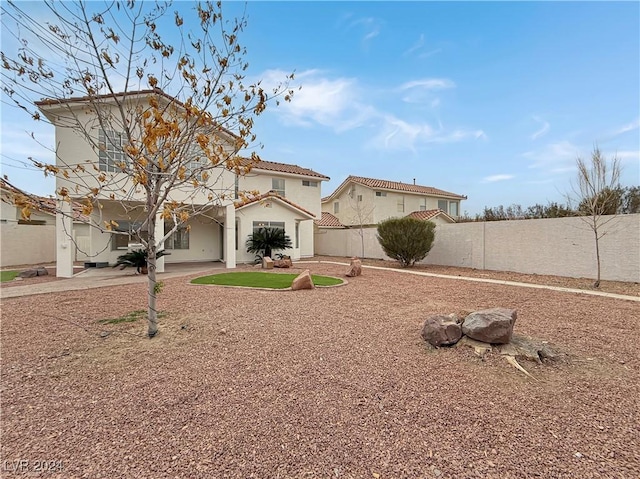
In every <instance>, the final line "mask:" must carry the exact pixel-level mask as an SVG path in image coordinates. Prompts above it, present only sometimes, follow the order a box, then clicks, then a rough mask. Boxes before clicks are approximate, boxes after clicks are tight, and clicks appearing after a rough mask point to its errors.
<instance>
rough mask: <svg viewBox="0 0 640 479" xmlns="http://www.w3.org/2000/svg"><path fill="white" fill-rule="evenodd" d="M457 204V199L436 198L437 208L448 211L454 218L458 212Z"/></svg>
mask: <svg viewBox="0 0 640 479" xmlns="http://www.w3.org/2000/svg"><path fill="white" fill-rule="evenodd" d="M458 206H459V203H458V202H457V201H447V200H438V209H439V210H442V211H444V212H445V213H448V214H449V215H450V216H453V217H454V218H455V217H457V216H458V214H459V212H458Z"/></svg>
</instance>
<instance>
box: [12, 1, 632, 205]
mask: <svg viewBox="0 0 640 479" xmlns="http://www.w3.org/2000/svg"><path fill="white" fill-rule="evenodd" d="M177 5H178V7H179V8H180V9H182V10H184V9H186V8H188V7H189V3H187V2H180V3H179V4H177ZM243 8H245V6H244V4H240V3H231V4H228V5H227V6H226V9H227V11H228V14H233V12H236V11H238V12H239V11H241V10H242V9H243ZM246 10H247V13H248V15H249V24H248V28H247V29H246V31H245V33H244V36H243V43H244V45H245V46H246V47H247V49H248V60H249V63H250V70H249V73H250V75H251V76H255V77H260V78H264V79H265V82H266V83H267V84H268V83H269V82H270V81H273V79H276V78H277V79H280V78H282V77H283V75H284V74H285V73H289V72H291V71H295V73H296V80H295V85H301V86H302V89H301V90H300V91H299V92H297V93H296V96H295V97H294V100H293V102H292V103H290V104H285V105H283V106H281V107H280V108H277V109H276V108H274V109H268V110H267V112H266V113H265V114H264V115H263V116H261V117H260V118H259V120H258V122H257V128H256V132H257V133H258V135H259V140H260V141H261V142H262V143H263V144H264V149H263V150H261V152H260V154H261V156H262V158H263V159H265V160H270V161H278V162H284V163H295V164H298V165H300V166H304V167H308V168H312V169H314V170H316V171H318V172H320V173H323V174H325V175H327V176H329V177H331V181H329V182H327V183H324V184H323V191H322V194H323V195H328V194H330V193H331V192H332V191H333V190H334V189H335V188H336V187H337V186H338V185H339V184H340V183H341V182H342V181H343V180H344V179H345V177H346V176H347V175H349V174H352V175H359V176H367V177H373V178H380V179H387V180H392V181H403V182H408V183H411V182H413V180H414V178H415V181H416V183H418V184H422V185H428V186H433V187H436V188H441V189H444V190H448V191H452V192H454V193H458V194H463V195H467V196H468V200H466V201H465V202H463V205H462V208H461V209H462V211H463V212H464V211H467V212H468V213H469V214H472V215H473V214H475V213H479V212H481V211H482V209H483V208H484V206H497V205H499V204H503V205H505V206H507V205H509V204H512V203H518V204H521V205H522V206H523V207H524V206H528V205H532V204H535V203H543V204H546V203H547V202H548V201H563V200H564V198H563V194H564V193H566V192H568V191H569V190H570V188H571V181H572V179H573V178H574V177H575V159H576V157H578V156H581V157H583V158H588V157H589V156H590V153H591V151H592V149H593V147H594V144H596V143H597V144H598V145H599V146H600V148H601V150H602V151H603V152H604V154H605V155H606V156H607V157H611V156H613V155H614V154H617V156H618V157H619V158H620V159H621V160H622V163H623V167H624V170H623V178H622V182H623V184H624V185H638V184H640V170H639V164H640V87H639V85H640V4H638V3H637V2H620V3H615V2H567V3H558V2H527V3H522V2H496V3H488V2H472V3H466V2H447V3H438V2H249V3H248V5H247V6H246ZM8 113H9V112H8V111H7V109H6V108H3V112H2V131H3V142H2V143H3V145H2V163H3V168H2V170H3V171H2V173H3V174H8V175H9V176H10V178H12V179H13V180H14V181H15V182H16V183H17V184H18V185H19V186H22V187H24V188H26V189H29V190H31V191H33V192H35V193H39V194H51V193H53V188H54V187H53V183H52V182H51V181H49V182H44V181H43V180H42V178H41V174H40V173H35V172H32V171H29V170H24V169H20V168H19V167H20V166H21V164H20V163H19V162H17V161H16V160H21V159H22V160H24V158H25V150H27V149H26V148H25V141H24V140H23V141H20V139H19V138H20V134H19V133H20V131H21V130H28V129H33V125H31V124H28V123H27V124H26V126H25V127H24V128H21V123H20V121H19V119H18V118H17V116H16V112H15V110H12V111H11V112H10V113H11V118H9V117H8ZM26 121H27V120H26V119H25V122H26ZM51 133H52V132H51Z"/></svg>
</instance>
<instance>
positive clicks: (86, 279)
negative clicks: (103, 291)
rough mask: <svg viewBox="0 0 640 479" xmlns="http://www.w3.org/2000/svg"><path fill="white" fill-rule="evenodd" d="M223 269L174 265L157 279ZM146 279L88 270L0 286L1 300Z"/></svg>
mask: <svg viewBox="0 0 640 479" xmlns="http://www.w3.org/2000/svg"><path fill="white" fill-rule="evenodd" d="M223 269H225V265H224V263H214V262H207V263H175V264H168V265H165V272H164V273H158V275H157V277H158V280H160V281H162V280H163V279H167V278H175V277H178V276H188V275H191V274H203V275H204V274H207V273H211V274H213V273H216V272H220V270H223ZM146 282H147V276H146V275H143V274H136V273H135V270H134V269H133V268H125V269H123V270H121V269H119V268H88V269H84V270H81V271H80V272H78V273H76V274H75V275H74V276H73V278H68V279H60V280H55V281H46V282H44V283H35V284H25V285H24V286H9V287H4V288H3V287H1V286H0V299H7V298H16V297H19V296H31V295H34V294H46V293H57V292H60V291H80V290H84V289H91V288H103V287H105V286H120V285H123V284H132V283H146Z"/></svg>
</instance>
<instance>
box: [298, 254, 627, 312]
mask: <svg viewBox="0 0 640 479" xmlns="http://www.w3.org/2000/svg"><path fill="white" fill-rule="evenodd" d="M298 263H329V264H338V265H344V266H349V263H340V262H338V261H298V262H296V264H298ZM362 267H363V268H368V269H381V270H389V268H384V267H382V266H367V265H362ZM393 271H396V272H398V273H406V274H414V275H417V276H431V277H433V278H445V279H459V280H461V281H475V282H477V283H492V284H501V285H505V286H517V287H521V288H534V289H549V290H551V291H561V292H564V293H580V294H589V295H592V296H604V297H606V298H615V299H624V300H627V301H638V302H640V296H628V295H626V294H616V293H606V292H604V291H593V290H590V289H577V288H564V287H561V286H549V285H545V284H534V283H518V282H516V281H504V280H500V279H489V278H473V277H470V276H451V275H448V274H437V273H425V272H424V271H413V270H409V269H394V270H393Z"/></svg>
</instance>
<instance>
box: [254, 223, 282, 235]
mask: <svg viewBox="0 0 640 479" xmlns="http://www.w3.org/2000/svg"><path fill="white" fill-rule="evenodd" d="M260 228H277V229H281V230H283V231H284V221H254V222H253V232H254V233H257V232H258V231H259V230H260Z"/></svg>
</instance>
